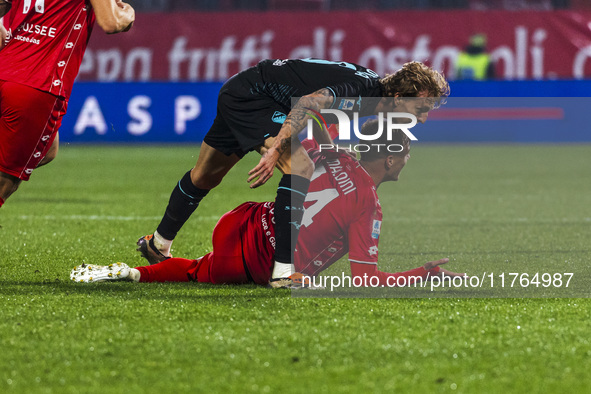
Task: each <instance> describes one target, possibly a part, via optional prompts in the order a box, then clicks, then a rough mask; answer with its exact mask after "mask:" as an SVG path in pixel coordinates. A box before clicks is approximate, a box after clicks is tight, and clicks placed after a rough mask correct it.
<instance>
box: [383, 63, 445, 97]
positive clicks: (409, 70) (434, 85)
mask: <svg viewBox="0 0 591 394" xmlns="http://www.w3.org/2000/svg"><path fill="white" fill-rule="evenodd" d="M380 83H381V84H382V86H383V88H384V96H386V97H394V96H395V95H396V94H398V95H399V96H400V97H417V96H418V95H419V94H420V93H422V92H427V93H428V96H429V97H432V98H435V99H436V100H435V102H434V108H437V107H439V106H440V105H442V104H445V99H446V98H447V97H448V96H449V92H450V90H449V84H448V83H447V81H446V80H445V77H444V76H443V75H442V74H441V73H440V72H438V71H436V70H434V69H432V68H431V67H427V66H426V65H424V64H423V63H421V62H408V63H405V64H404V65H403V66H402V68H401V69H400V70H398V71H396V72H395V73H394V74H389V75H386V76H385V77H384V78H382V79H380Z"/></svg>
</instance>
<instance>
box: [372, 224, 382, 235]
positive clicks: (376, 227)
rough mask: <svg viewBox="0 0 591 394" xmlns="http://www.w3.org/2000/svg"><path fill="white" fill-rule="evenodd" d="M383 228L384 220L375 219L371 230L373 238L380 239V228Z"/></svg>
mask: <svg viewBox="0 0 591 394" xmlns="http://www.w3.org/2000/svg"><path fill="white" fill-rule="evenodd" d="M381 228H382V221H381V220H374V221H373V226H372V231H371V237H372V238H373V239H378V238H379V237H380V229H381Z"/></svg>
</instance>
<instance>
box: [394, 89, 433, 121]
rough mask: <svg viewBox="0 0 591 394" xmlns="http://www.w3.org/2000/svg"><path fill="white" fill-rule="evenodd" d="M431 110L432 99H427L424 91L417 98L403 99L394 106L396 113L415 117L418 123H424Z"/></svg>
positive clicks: (427, 94) (427, 95)
mask: <svg viewBox="0 0 591 394" xmlns="http://www.w3.org/2000/svg"><path fill="white" fill-rule="evenodd" d="M432 109H433V98H431V97H429V93H428V92H426V91H424V92H421V93H420V94H419V96H418V97H405V98H403V99H401V100H400V101H399V104H398V105H397V106H396V111H397V112H407V113H411V114H413V115H414V116H416V117H417V122H418V123H425V122H426V121H427V117H428V116H429V111H431V110H432Z"/></svg>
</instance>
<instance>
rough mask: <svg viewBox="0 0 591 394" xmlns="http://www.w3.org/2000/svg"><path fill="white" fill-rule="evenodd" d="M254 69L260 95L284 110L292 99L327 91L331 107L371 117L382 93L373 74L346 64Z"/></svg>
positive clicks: (275, 63)
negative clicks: (259, 83)
mask: <svg viewBox="0 0 591 394" xmlns="http://www.w3.org/2000/svg"><path fill="white" fill-rule="evenodd" d="M256 68H257V69H258V72H259V74H260V78H261V79H262V85H261V86H259V93H265V94H267V95H269V96H271V97H273V99H274V100H275V101H276V102H278V103H280V104H282V105H283V106H284V107H286V108H290V107H291V104H292V103H291V99H292V97H302V96H305V95H307V94H310V93H313V92H315V91H317V90H320V89H323V88H326V89H329V90H330V91H331V92H332V94H333V95H334V97H335V100H334V102H333V106H332V108H335V109H341V110H350V111H359V112H361V113H366V112H367V114H371V113H372V111H373V109H374V108H375V106H376V105H377V100H368V99H365V101H364V100H363V98H364V97H365V98H370V97H380V98H381V97H382V95H383V91H382V87H381V85H380V83H379V80H380V78H379V76H378V74H377V73H376V72H374V71H372V70H370V69H368V68H365V67H362V66H359V65H357V64H353V63H347V62H332V61H328V60H320V59H299V60H295V59H290V60H280V59H275V60H273V59H271V60H263V61H262V62H260V63H259V64H258V65H257V66H256Z"/></svg>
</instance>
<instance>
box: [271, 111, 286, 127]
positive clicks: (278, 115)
mask: <svg viewBox="0 0 591 394" xmlns="http://www.w3.org/2000/svg"><path fill="white" fill-rule="evenodd" d="M285 119H287V115H285V114H284V113H283V112H279V111H275V113H274V114H273V116H271V120H272V121H273V122H275V123H279V124H283V122H285Z"/></svg>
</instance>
